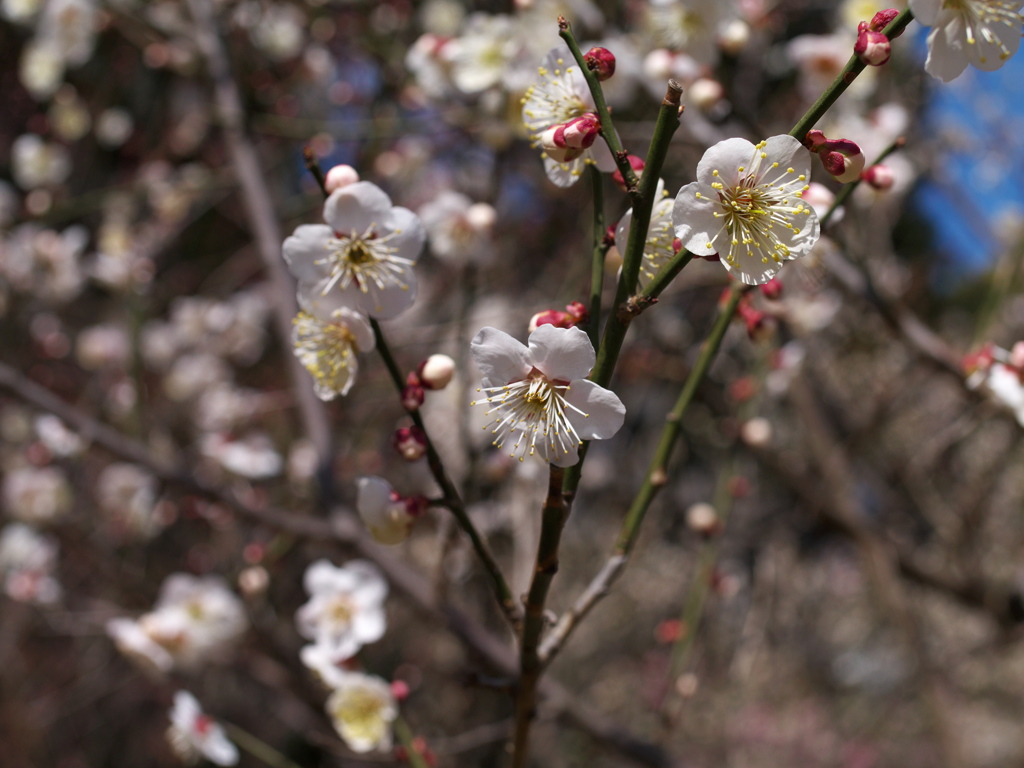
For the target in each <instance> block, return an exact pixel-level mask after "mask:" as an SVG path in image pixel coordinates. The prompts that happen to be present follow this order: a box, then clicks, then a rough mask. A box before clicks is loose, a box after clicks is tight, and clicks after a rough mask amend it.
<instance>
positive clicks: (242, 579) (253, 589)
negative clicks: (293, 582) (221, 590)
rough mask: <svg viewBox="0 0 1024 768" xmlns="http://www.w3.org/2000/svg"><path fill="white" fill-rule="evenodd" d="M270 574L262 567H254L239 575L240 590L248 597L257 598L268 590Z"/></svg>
mask: <svg viewBox="0 0 1024 768" xmlns="http://www.w3.org/2000/svg"><path fill="white" fill-rule="evenodd" d="M269 584H270V574H269V573H267V569H266V568H264V567H263V566H262V565H252V566H249V567H248V568H246V569H244V570H243V571H242V572H241V573H240V574H238V588H239V589H240V590H241V591H242V594H243V595H245V596H246V597H257V596H258V595H262V594H263V593H264V592H266V590H267V586H268V585H269Z"/></svg>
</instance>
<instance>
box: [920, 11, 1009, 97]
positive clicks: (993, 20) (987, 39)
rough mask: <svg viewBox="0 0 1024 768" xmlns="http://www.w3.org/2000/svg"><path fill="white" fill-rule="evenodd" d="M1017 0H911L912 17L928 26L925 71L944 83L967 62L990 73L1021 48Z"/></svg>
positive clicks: (964, 67)
mask: <svg viewBox="0 0 1024 768" xmlns="http://www.w3.org/2000/svg"><path fill="white" fill-rule="evenodd" d="M1022 5H1024V3H1022V2H1021V1H1020V0H910V10H912V11H913V12H914V18H916V19H917V20H918V21H920V22H921V23H922V24H924V25H925V26H926V27H931V28H932V31H931V32H930V33H929V35H928V59H927V60H926V61H925V65H924V68H925V71H927V72H928V74H930V75H932V76H933V77H937V78H939V79H940V80H942V81H943V82H945V83H948V82H949V81H950V80H953V79H954V78H956V77H958V76H959V75H960V73H962V72H963V71H964V70H965V69H967V65H968V64H972V65H974V66H975V67H976V68H978V69H981V70H984V71H986V72H991V71H993V70H996V69H999V68H1000V67H1001V66H1003V64H1005V63H1006V60H1007V59H1009V58H1010V57H1011V56H1012V55H1013V54H1014V53H1016V52H1017V49H1018V48H1019V47H1020V36H1021V21H1022V17H1021V7H1022Z"/></svg>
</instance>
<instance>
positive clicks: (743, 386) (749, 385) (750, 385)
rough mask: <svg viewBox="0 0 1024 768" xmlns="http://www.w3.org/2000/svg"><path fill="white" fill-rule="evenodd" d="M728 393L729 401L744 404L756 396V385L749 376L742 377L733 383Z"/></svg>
mask: <svg viewBox="0 0 1024 768" xmlns="http://www.w3.org/2000/svg"><path fill="white" fill-rule="evenodd" d="M728 391H729V398H730V399H731V400H733V401H734V402H737V403H745V402H747V401H748V400H750V399H751V398H753V397H754V395H756V394H757V384H756V383H755V381H754V380H753V379H752V378H751V377H750V376H743V377H741V378H739V379H736V380H735V381H733V382H732V383H731V384H730V385H729V390H728Z"/></svg>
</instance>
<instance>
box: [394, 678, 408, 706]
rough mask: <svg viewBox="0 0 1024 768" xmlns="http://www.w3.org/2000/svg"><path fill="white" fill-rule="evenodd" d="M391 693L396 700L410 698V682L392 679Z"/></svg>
mask: <svg viewBox="0 0 1024 768" xmlns="http://www.w3.org/2000/svg"><path fill="white" fill-rule="evenodd" d="M391 695H392V696H394V697H395V701H405V700H406V699H407V698H409V684H408V683H407V682H405V681H404V680H392V681H391Z"/></svg>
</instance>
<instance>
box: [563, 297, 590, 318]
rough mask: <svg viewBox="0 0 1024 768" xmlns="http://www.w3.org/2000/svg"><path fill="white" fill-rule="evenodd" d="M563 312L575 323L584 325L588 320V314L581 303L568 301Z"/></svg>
mask: <svg viewBox="0 0 1024 768" xmlns="http://www.w3.org/2000/svg"><path fill="white" fill-rule="evenodd" d="M565 312H566V314H567V315H569V317H571V318H573V320H575V321H576V322H577V323H585V322H587V320H589V319H590V313H589V312H588V311H587V307H586V306H585V305H584V304H583V302H582V301H570V302H569V303H568V304H566V305H565Z"/></svg>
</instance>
